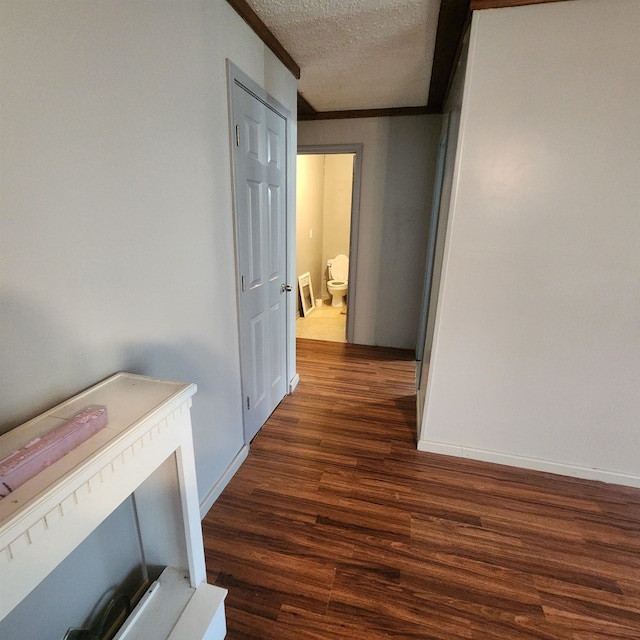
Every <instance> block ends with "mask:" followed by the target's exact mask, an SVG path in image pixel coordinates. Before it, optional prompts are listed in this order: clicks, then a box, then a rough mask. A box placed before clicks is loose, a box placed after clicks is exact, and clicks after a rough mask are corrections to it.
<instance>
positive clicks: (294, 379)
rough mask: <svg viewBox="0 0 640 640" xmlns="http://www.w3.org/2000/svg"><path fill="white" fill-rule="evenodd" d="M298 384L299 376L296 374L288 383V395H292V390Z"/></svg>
mask: <svg viewBox="0 0 640 640" xmlns="http://www.w3.org/2000/svg"><path fill="white" fill-rule="evenodd" d="M298 382H300V375H299V374H297V373H296V375H295V376H293V378H291V382H290V383H289V393H293V390H294V389H295V388H296V387H297V386H298Z"/></svg>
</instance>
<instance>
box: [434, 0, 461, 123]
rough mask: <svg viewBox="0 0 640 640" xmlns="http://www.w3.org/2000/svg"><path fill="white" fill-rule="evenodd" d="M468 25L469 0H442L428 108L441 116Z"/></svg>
mask: <svg viewBox="0 0 640 640" xmlns="http://www.w3.org/2000/svg"><path fill="white" fill-rule="evenodd" d="M470 23H471V10H470V8H469V0H442V1H441V3H440V10H439V13H438V26H437V29H436V42H435V47H434V51H433V65H432V68H431V79H430V82H429V101H428V105H429V106H430V107H431V108H433V109H436V110H437V111H438V112H442V109H443V108H444V103H445V101H446V99H447V95H448V93H449V88H450V86H451V82H452V81H453V76H454V74H455V71H456V67H457V65H458V60H459V58H460V52H461V50H462V43H463V39H464V36H465V33H466V31H467V29H468V27H469V25H470Z"/></svg>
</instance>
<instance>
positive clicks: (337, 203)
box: [322, 154, 354, 295]
mask: <svg viewBox="0 0 640 640" xmlns="http://www.w3.org/2000/svg"><path fill="white" fill-rule="evenodd" d="M353 158H354V156H353V155H352V154H335V155H334V154H330V155H327V156H325V165H324V224H323V234H322V264H323V265H326V264H327V260H329V259H330V258H335V257H336V256H337V255H338V254H339V253H344V254H345V255H346V256H348V255H349V237H350V234H351V194H352V192H353ZM324 273H325V278H324V279H323V285H324V289H323V293H324V294H325V295H328V293H327V291H326V269H325V270H324Z"/></svg>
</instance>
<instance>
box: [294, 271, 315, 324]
mask: <svg viewBox="0 0 640 640" xmlns="http://www.w3.org/2000/svg"><path fill="white" fill-rule="evenodd" d="M298 289H299V291H300V302H301V303H302V315H303V317H306V316H307V315H309V314H310V313H311V312H312V311H313V310H314V309H315V308H316V301H315V298H314V297H313V285H312V284H311V274H310V273H309V272H308V271H307V272H306V273H303V274H302V275H299V276H298Z"/></svg>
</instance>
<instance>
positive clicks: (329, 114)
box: [298, 106, 442, 121]
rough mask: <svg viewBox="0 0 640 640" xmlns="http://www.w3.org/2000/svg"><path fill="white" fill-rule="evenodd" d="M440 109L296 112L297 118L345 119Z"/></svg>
mask: <svg viewBox="0 0 640 640" xmlns="http://www.w3.org/2000/svg"><path fill="white" fill-rule="evenodd" d="M441 112H442V111H441V109H438V108H432V107H430V106H424V107H390V108H387V109H351V110H347V111H314V112H312V113H311V112H302V113H298V120H301V121H303V120H347V119H351V118H389V117H394V116H424V115H429V114H434V113H441Z"/></svg>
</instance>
